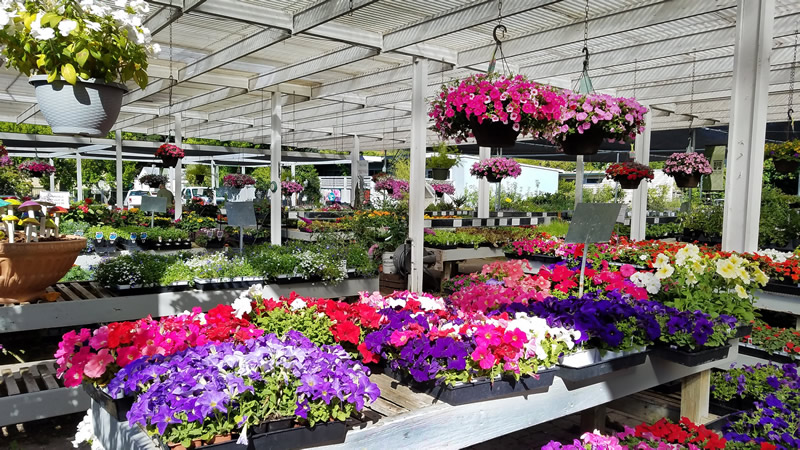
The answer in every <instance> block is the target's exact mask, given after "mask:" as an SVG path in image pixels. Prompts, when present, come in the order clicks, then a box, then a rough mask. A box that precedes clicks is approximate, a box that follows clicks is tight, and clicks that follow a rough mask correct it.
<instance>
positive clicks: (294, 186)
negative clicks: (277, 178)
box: [281, 181, 303, 195]
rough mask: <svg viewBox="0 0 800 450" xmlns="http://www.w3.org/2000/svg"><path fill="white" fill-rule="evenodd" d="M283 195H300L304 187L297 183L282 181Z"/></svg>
mask: <svg viewBox="0 0 800 450" xmlns="http://www.w3.org/2000/svg"><path fill="white" fill-rule="evenodd" d="M281 192H282V193H283V195H292V194H299V193H301V192H303V185H302V184H300V183H298V182H296V181H281Z"/></svg>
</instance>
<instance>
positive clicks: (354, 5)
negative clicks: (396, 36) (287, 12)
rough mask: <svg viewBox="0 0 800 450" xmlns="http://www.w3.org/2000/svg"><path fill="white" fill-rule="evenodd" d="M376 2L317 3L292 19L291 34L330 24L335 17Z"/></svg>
mask: <svg viewBox="0 0 800 450" xmlns="http://www.w3.org/2000/svg"><path fill="white" fill-rule="evenodd" d="M376 1H377V0H327V1H322V2H317V3H315V4H313V5H312V6H311V7H309V8H307V9H305V10H303V11H301V12H299V13H297V14H295V15H294V17H292V25H293V27H292V28H293V30H292V32H293V33H295V34H296V33H302V32H304V31H306V30H308V29H310V28H314V27H317V26H319V25H322V24H325V23H326V22H330V21H331V20H333V19H336V18H337V17H340V16H343V15H345V14H348V13H350V12H352V11H355V10H357V9H359V8H363V7H364V6H367V5H369V4H371V3H375V2H376Z"/></svg>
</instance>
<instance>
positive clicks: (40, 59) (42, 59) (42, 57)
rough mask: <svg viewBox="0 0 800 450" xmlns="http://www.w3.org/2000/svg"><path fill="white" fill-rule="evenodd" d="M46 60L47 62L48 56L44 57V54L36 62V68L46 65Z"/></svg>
mask: <svg viewBox="0 0 800 450" xmlns="http://www.w3.org/2000/svg"><path fill="white" fill-rule="evenodd" d="M45 60H46V56H45V55H44V53H42V54H41V55H39V58H38V59H37V60H36V67H42V66H44V65H45V64H47V62H46V61H45Z"/></svg>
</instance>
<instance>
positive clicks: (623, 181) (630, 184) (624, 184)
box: [614, 178, 644, 189]
mask: <svg viewBox="0 0 800 450" xmlns="http://www.w3.org/2000/svg"><path fill="white" fill-rule="evenodd" d="M643 179H644V178H639V179H638V180H629V179H627V178H614V181H616V182H617V183H619V186H620V187H621V188H622V189H637V188H638V187H639V183H641V182H642V180H643Z"/></svg>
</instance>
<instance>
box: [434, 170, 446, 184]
mask: <svg viewBox="0 0 800 450" xmlns="http://www.w3.org/2000/svg"><path fill="white" fill-rule="evenodd" d="M431 177H432V178H433V179H434V180H439V181H444V180H447V179H448V178H449V177H450V169H431Z"/></svg>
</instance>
